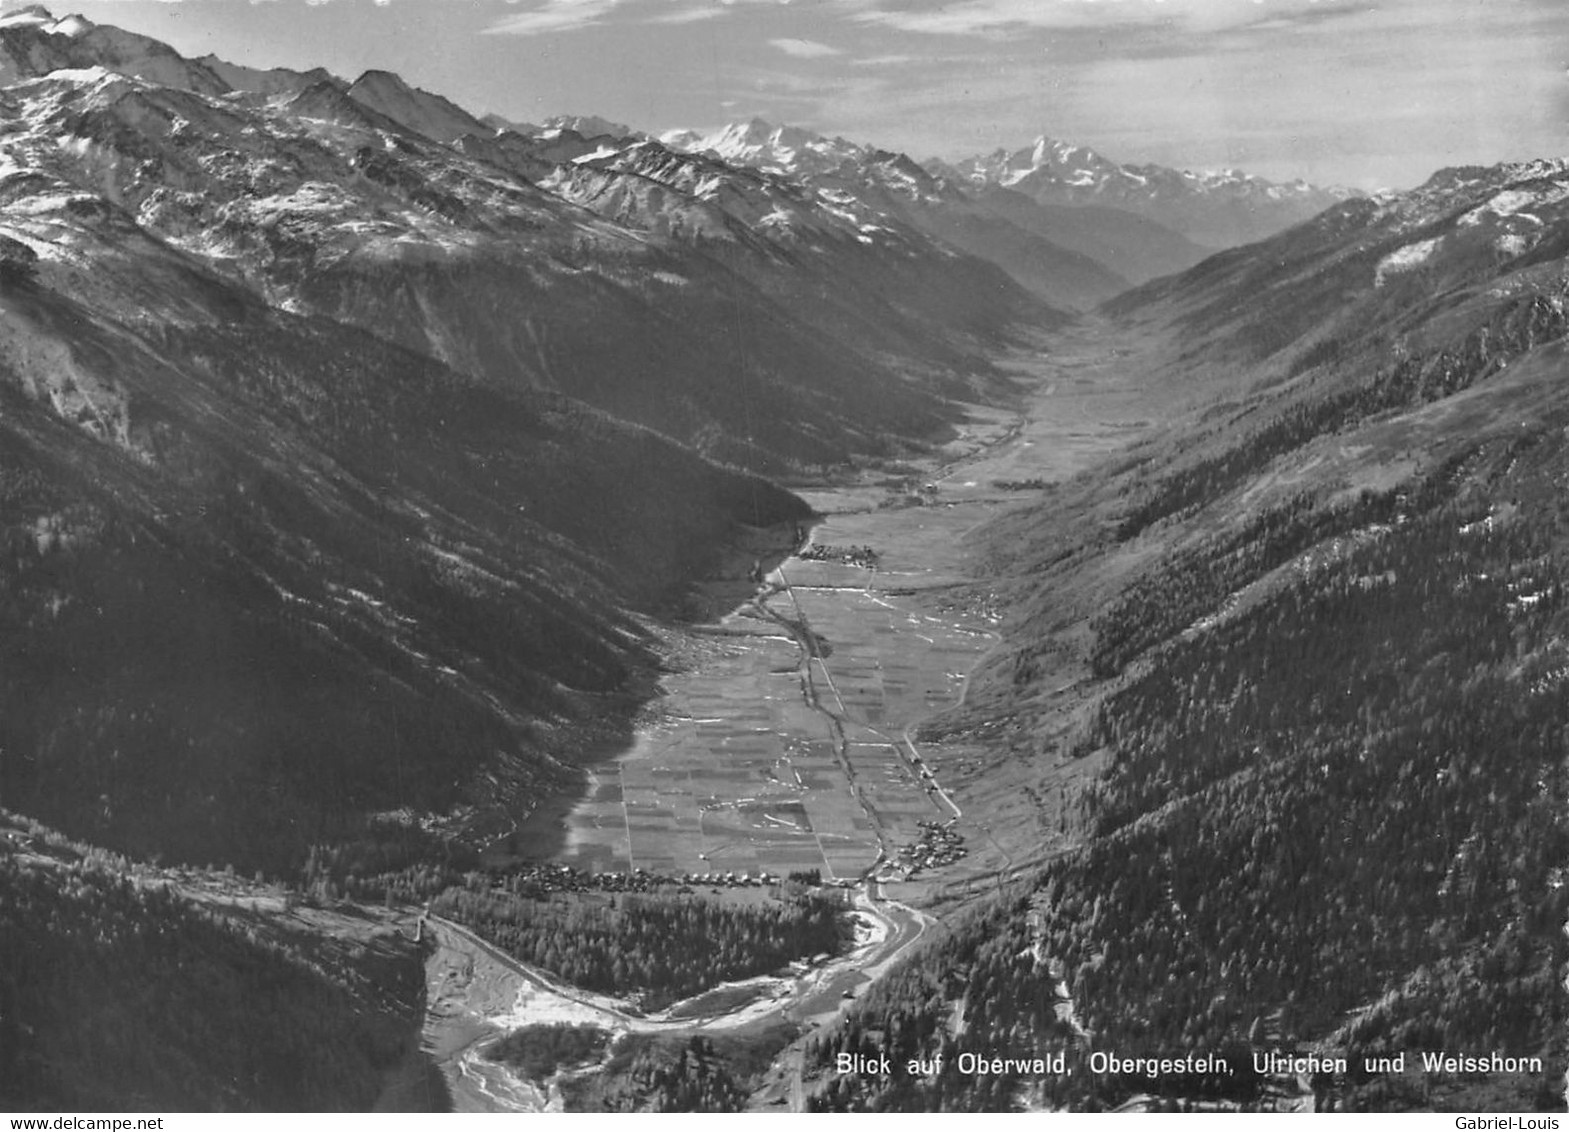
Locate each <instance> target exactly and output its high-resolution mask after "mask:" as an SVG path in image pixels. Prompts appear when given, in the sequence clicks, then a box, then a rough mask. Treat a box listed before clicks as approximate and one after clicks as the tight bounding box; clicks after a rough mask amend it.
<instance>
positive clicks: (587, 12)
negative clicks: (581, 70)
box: [485, 0, 624, 35]
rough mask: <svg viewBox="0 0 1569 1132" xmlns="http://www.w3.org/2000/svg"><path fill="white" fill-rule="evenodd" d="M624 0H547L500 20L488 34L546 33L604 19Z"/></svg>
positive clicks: (588, 24)
mask: <svg viewBox="0 0 1569 1132" xmlns="http://www.w3.org/2000/svg"><path fill="white" fill-rule="evenodd" d="M623 2H624V0H545V2H544V3H543V4H538V5H536V6H535V7H533V8H531V9H529V10H528V11H526V12H519V13H518V14H517V15H515V16H507V17H506V18H504V19H500V20H497V21H496V22H495V23H493V24H491V25H490V26H489V27H488V28H486V29H485V34H486V35H543V34H545V33H546V32H561V31H573V30H575V29H577V28H583V27H589V26H591V25H593V24H599V23H603V22H604V20H605V17H606V16H608V15H609V14H610V13H611V12H612V11H614V10H615V9H616V8H618V7H620V6H621V4H622V3H623Z"/></svg>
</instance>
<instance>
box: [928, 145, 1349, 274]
mask: <svg viewBox="0 0 1569 1132" xmlns="http://www.w3.org/2000/svg"><path fill="white" fill-rule="evenodd" d="M927 170H928V171H929V172H933V173H935V174H938V175H949V176H952V177H954V178H955V179H957V180H958V181H959V182H961V183H963V184H967V185H970V186H972V187H974V188H978V189H983V190H984V189H987V188H1006V189H1013V190H1015V191H1017V192H1022V193H1024V194H1025V195H1027V196H1029V197H1031V198H1033V199H1034V200H1036V201H1037V202H1038V203H1041V204H1066V205H1075V206H1082V205H1102V206H1107V207H1111V208H1119V209H1124V210H1126V211H1129V212H1135V213H1138V214H1140V215H1143V216H1146V217H1148V218H1149V219H1152V220H1155V221H1157V222H1158V223H1161V224H1164V225H1166V226H1168V227H1170V228H1174V229H1176V230H1177V231H1179V232H1182V233H1183V234H1185V235H1186V236H1188V237H1189V238H1190V239H1193V240H1195V241H1197V242H1199V243H1200V244H1206V245H1209V246H1211V247H1224V246H1229V245H1232V244H1237V243H1243V242H1246V241H1250V240H1254V239H1260V238H1262V237H1263V236H1265V235H1268V234H1270V233H1272V232H1275V231H1278V230H1279V229H1281V228H1283V227H1287V226H1288V225H1290V224H1294V223H1297V222H1299V221H1301V220H1305V219H1307V218H1308V217H1309V216H1312V215H1315V214H1316V213H1318V212H1320V211H1322V210H1323V209H1325V208H1328V207H1330V206H1331V205H1333V204H1336V203H1338V202H1339V201H1341V200H1344V199H1345V198H1346V197H1348V196H1350V195H1353V194H1351V193H1349V192H1347V191H1345V190H1341V189H1325V188H1320V187H1318V186H1314V185H1309V184H1307V183H1306V182H1303V181H1300V180H1297V181H1291V182H1286V183H1277V182H1273V181H1267V180H1264V179H1263V178H1261V177H1255V176H1252V175H1250V174H1247V173H1243V172H1241V171H1239V170H1236V169H1222V170H1218V171H1211V172H1196V171H1193V170H1180V169H1172V168H1167V167H1165V166H1161V165H1154V164H1142V165H1134V164H1121V163H1118V162H1116V161H1113V160H1111V159H1110V158H1107V157H1104V156H1102V155H1101V154H1099V153H1097V152H1096V151H1094V150H1092V149H1089V148H1087V147H1085V146H1079V145H1073V144H1070V143H1068V142H1063V141H1059V140H1057V139H1054V138H1052V137H1050V136H1049V135H1045V134H1042V135H1040V136H1039V137H1037V138H1036V139H1035V140H1034V141H1033V142H1031V143H1030V144H1029V145H1027V146H1024V147H1021V148H1019V149H1014V150H1008V149H998V150H994V151H993V152H991V153H989V154H986V155H984V156H978V157H970V158H966V159H964V160H962V161H958V162H955V163H954V164H952V165H947V164H943V163H940V162H931V163H928V165H927Z"/></svg>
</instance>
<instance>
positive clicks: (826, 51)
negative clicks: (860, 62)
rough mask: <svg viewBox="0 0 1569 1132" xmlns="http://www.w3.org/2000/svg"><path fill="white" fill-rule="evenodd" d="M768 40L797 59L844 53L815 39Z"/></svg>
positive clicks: (818, 57) (819, 57)
mask: <svg viewBox="0 0 1569 1132" xmlns="http://www.w3.org/2000/svg"><path fill="white" fill-rule="evenodd" d="M768 42H769V43H771V44H773V45H774V46H775V47H777V48H779V50H781V51H783V52H784V53H785V54H786V55H793V56H794V57H795V58H797V59H821V58H824V57H825V56H828V55H843V54H844V52H843V51H840V50H839V49H838V48H837V47H830V46H828V44H826V43H818V42H817V40H815V39H770V40H769V41H768Z"/></svg>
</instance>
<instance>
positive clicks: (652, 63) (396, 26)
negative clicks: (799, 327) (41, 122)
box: [7, 0, 1569, 188]
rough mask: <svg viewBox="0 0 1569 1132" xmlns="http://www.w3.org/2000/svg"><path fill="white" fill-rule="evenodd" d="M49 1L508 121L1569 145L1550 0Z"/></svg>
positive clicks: (941, 137) (1172, 160)
mask: <svg viewBox="0 0 1569 1132" xmlns="http://www.w3.org/2000/svg"><path fill="white" fill-rule="evenodd" d="M53 2H54V3H55V4H56V5H57V7H56V10H55V15H57V16H58V15H64V14H66V11H67V10H74V11H80V12H82V13H83V14H84V15H86V16H87V17H88V18H90V19H92V20H95V21H97V22H100V23H116V24H120V25H121V26H124V27H129V28H133V29H135V30H137V31H141V32H145V33H147V34H149V35H155V36H158V37H159V38H161V39H164V40H166V41H168V42H170V43H172V44H173V45H174V46H175V47H177V48H179V49H180V50H181V51H182V52H184V53H186V54H197V55H199V54H206V53H207V52H216V53H217V54H219V55H221V56H223V57H224V58H228V59H232V60H234V61H236V62H248V63H252V64H254V65H267V66H273V65H286V66H293V67H305V66H311V65H321V66H325V67H327V68H328V69H329V70H332V71H334V72H336V73H338V74H340V75H343V76H345V77H348V78H353V77H355V76H356V75H358V74H359V72H360V71H362V70H365V69H367V68H372V67H378V68H384V69H388V70H395V71H398V72H399V73H401V74H402V75H403V76H404V77H405V78H407V79H408V80H409V81H411V82H413V83H414V84H416V85H418V86H423V87H425V88H427V89H431V90H436V91H439V92H440V93H443V94H445V95H447V96H448V97H450V98H453V99H454V100H455V101H457V102H459V103H460V104H462V105H464V106H466V107H468V108H469V109H471V110H474V111H476V112H481V113H482V112H486V111H494V112H496V113H499V114H503V115H505V116H507V117H509V118H514V119H521V120H530V121H537V120H539V119H540V118H543V117H545V116H548V115H551V114H560V113H573V114H598V115H601V116H603V117H607V118H610V119H613V120H615V121H620V122H625V123H628V124H630V125H633V126H636V127H639V128H642V129H647V130H651V131H655V132H658V131H661V130H664V129H669V128H673V127H678V126H686V127H696V128H707V127H711V126H716V125H719V124H721V123H724V122H727V121H732V120H736V119H742V118H749V117H753V116H758V117H762V118H765V119H768V120H769V121H774V122H789V123H792V124H795V125H800V126H805V127H808V128H811V129H815V130H818V131H820V132H823V133H828V134H842V135H844V136H845V137H848V138H852V139H854V140H857V141H865V142H874V143H876V144H878V145H881V146H884V147H887V148H892V149H900V150H904V151H907V152H909V153H911V154H912V155H914V156H916V157H929V156H943V157H958V156H963V155H966V154H972V153H978V152H984V151H988V150H991V149H995V148H997V147H999V146H1006V147H1009V148H1014V147H1018V146H1022V145H1025V144H1027V143H1028V142H1029V140H1030V139H1032V138H1034V137H1035V136H1037V135H1039V134H1042V133H1045V134H1049V135H1051V136H1053V137H1057V138H1062V139H1066V140H1069V141H1072V142H1076V143H1079V144H1084V145H1089V146H1091V147H1093V148H1095V149H1098V150H1100V151H1101V152H1102V153H1104V154H1105V155H1107V156H1109V157H1112V158H1115V159H1117V160H1121V161H1156V162H1160V163H1162V164H1168V165H1175V166H1179V167H1184V168H1216V167H1220V166H1235V167H1239V168H1243V169H1247V170H1248V171H1250V172H1256V173H1260V174H1262V175H1265V176H1269V177H1274V178H1277V179H1286V178H1292V177H1303V178H1306V179H1308V180H1313V181H1318V182H1321V183H1339V184H1346V185H1354V186H1358V187H1361V188H1379V187H1407V186H1410V185H1413V184H1416V183H1418V182H1420V181H1422V180H1424V179H1425V178H1426V177H1427V176H1428V174H1430V173H1431V172H1432V171H1433V170H1435V169H1437V168H1440V167H1442V166H1445V165H1455V164H1470V163H1491V162H1495V161H1499V160H1505V159H1515V158H1525V157H1536V156H1547V155H1553V156H1557V155H1566V154H1569V136H1566V135H1569V131H1566V128H1565V127H1566V123H1569V0H1376V2H1374V0H950V2H942V0H511V2H508V0H172V2H171V0H53ZM7 6H8V7H12V6H15V4H14V3H10V4H8V5H7Z"/></svg>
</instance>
